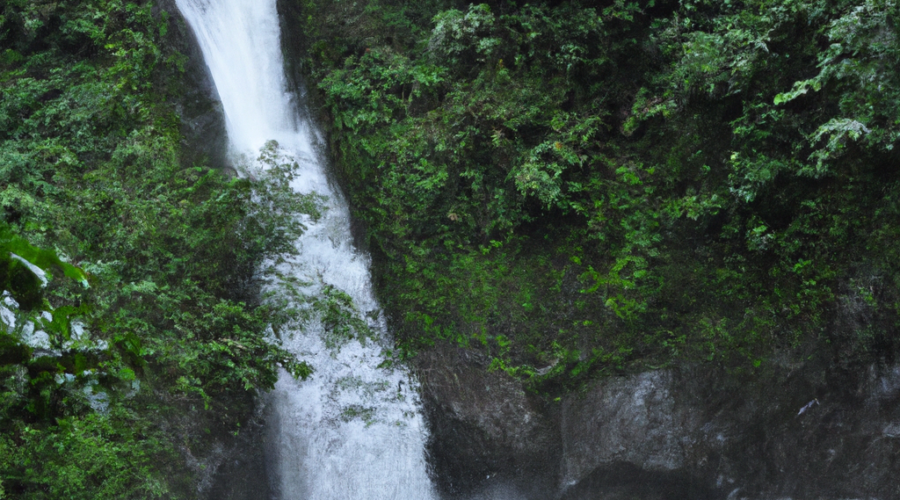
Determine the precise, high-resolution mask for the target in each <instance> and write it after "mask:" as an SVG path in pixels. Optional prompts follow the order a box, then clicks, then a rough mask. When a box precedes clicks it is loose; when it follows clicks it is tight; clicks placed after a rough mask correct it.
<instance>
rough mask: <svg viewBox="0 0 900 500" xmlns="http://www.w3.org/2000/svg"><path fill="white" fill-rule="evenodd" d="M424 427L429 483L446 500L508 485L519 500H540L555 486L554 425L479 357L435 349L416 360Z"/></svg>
mask: <svg viewBox="0 0 900 500" xmlns="http://www.w3.org/2000/svg"><path fill="white" fill-rule="evenodd" d="M416 366H417V367H418V372H419V378H420V380H421V382H422V385H423V388H424V391H423V398H424V400H425V407H426V409H427V411H426V417H427V418H428V421H429V427H430V429H431V435H430V441H429V444H428V452H429V456H430V457H431V458H432V462H433V466H434V469H435V472H436V473H435V474H434V480H435V483H436V485H437V487H438V489H439V490H440V491H442V492H443V493H444V494H445V495H447V496H448V497H450V498H454V497H458V496H465V495H469V494H471V493H472V492H474V491H477V490H482V489H485V488H490V487H491V485H492V484H493V483H511V484H510V486H509V487H510V488H513V489H515V490H516V491H517V494H518V495H521V496H520V497H519V498H522V497H524V498H546V497H545V496H544V495H545V493H546V491H547V490H548V489H549V490H553V489H555V487H556V484H557V482H558V474H559V465H558V464H559V460H560V457H561V452H562V450H561V447H560V442H559V438H558V436H559V434H558V431H557V429H558V423H557V422H556V421H555V415H554V413H553V412H552V411H547V410H546V408H545V406H546V404H545V403H544V402H543V401H542V400H541V399H540V398H538V397H536V396H534V395H531V394H527V393H526V392H525V390H524V389H523V388H522V386H521V384H519V383H518V382H517V381H515V380H513V379H512V378H510V377H509V376H507V375H506V374H505V373H502V372H490V371H488V370H487V365H486V359H485V358H483V357H482V356H480V355H479V354H477V353H475V352H473V351H468V350H463V349H458V348H455V347H451V346H448V345H440V346H438V347H437V348H435V349H434V350H431V351H429V352H427V353H423V354H422V355H420V356H418V357H417V360H416Z"/></svg>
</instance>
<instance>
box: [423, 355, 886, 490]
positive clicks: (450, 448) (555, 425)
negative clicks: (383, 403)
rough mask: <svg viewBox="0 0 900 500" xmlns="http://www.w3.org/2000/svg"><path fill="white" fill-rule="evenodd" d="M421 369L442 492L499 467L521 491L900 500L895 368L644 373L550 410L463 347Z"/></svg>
mask: <svg viewBox="0 0 900 500" xmlns="http://www.w3.org/2000/svg"><path fill="white" fill-rule="evenodd" d="M418 366H419V370H420V373H422V376H421V381H422V385H423V393H424V395H425V397H424V402H425V406H426V410H427V411H426V413H427V415H428V418H429V423H430V425H431V428H432V436H431V438H432V442H431V444H430V453H431V457H432V462H433V466H434V468H435V471H434V475H435V477H436V478H437V480H438V483H439V484H440V485H441V487H442V490H443V491H445V492H448V493H451V494H459V493H463V492H467V491H471V490H472V489H473V488H475V489H481V488H484V486H485V483H486V480H485V479H484V478H485V477H487V476H490V475H493V474H497V475H498V477H500V478H502V480H503V481H506V482H507V483H509V484H512V485H515V486H516V488H517V489H519V490H520V491H525V492H526V493H525V494H524V495H523V496H524V497H525V498H564V499H566V500H588V499H619V498H622V499H625V498H640V499H672V500H675V499H686V498H690V499H754V500H756V499H759V500H763V499H785V498H791V499H793V500H802V499H810V500H812V499H816V500H825V499H834V500H837V499H846V498H873V499H874V498H877V499H892V498H900V481H897V480H896V476H897V474H898V473H900V366H898V365H895V364H884V363H882V364H877V363H873V364H870V365H868V366H863V367H856V368H848V367H843V368H842V367H841V366H840V364H838V363H835V362H834V361H833V359H825V358H822V357H820V358H811V359H809V360H807V361H806V362H804V363H800V364H797V363H795V364H791V363H787V362H779V360H773V361H771V362H769V363H767V364H765V365H763V367H761V368H759V369H756V370H750V371H743V372H741V371H732V372H729V371H726V370H722V369H715V368H713V367H710V366H705V365H701V366H694V367H685V368H681V369H677V370H676V369H673V370H665V371H651V372H645V373H638V374H633V375H630V376H624V377H616V378H610V379H606V380H601V381H598V382H596V383H594V384H593V385H592V386H590V387H588V388H586V389H585V390H583V391H580V392H577V393H573V394H569V395H567V396H566V397H564V398H563V400H562V403H561V404H557V405H554V404H552V403H545V402H543V401H540V398H538V397H537V396H534V395H530V394H527V393H525V392H524V391H523V390H522V388H521V386H519V385H518V383H517V382H515V381H514V380H512V379H510V378H508V377H506V376H505V375H502V374H498V373H491V372H488V371H487V370H486V364H485V362H484V360H479V358H478V356H477V355H474V354H472V353H470V352H467V351H463V350H458V349H453V348H448V347H439V348H437V349H436V350H435V352H432V353H428V354H426V355H424V356H422V359H420V360H419V361H418ZM801 410H802V411H801ZM492 477H493V476H492ZM528 484H530V485H531V486H530V487H528V486H526V485H528Z"/></svg>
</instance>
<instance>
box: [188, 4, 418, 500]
mask: <svg viewBox="0 0 900 500" xmlns="http://www.w3.org/2000/svg"><path fill="white" fill-rule="evenodd" d="M275 1H276V0H176V3H177V4H178V8H179V10H180V11H181V12H182V14H183V15H184V17H185V18H186V19H187V21H188V23H189V24H190V25H191V27H192V28H193V30H194V32H195V34H196V35H197V38H198V41H199V43H200V47H201V49H202V51H203V55H204V58H205V60H206V63H207V65H208V67H209V69H210V72H211V73H212V77H213V80H214V82H215V85H216V88H217V90H218V92H219V97H220V99H221V101H222V105H223V108H224V110H225V118H226V127H227V131H228V136H229V142H230V144H231V149H232V154H234V155H235V156H240V155H246V156H249V157H254V156H255V155H256V154H257V153H258V151H259V148H260V147H262V146H263V145H264V144H265V143H266V141H269V140H276V141H278V143H279V144H280V145H281V147H282V152H283V153H285V154H287V155H289V156H292V157H294V158H296V159H297V160H298V161H299V163H300V165H301V175H300V179H299V182H297V183H296V184H295V189H296V190H298V191H299V192H309V191H316V192H318V193H319V194H322V195H325V196H327V197H328V199H329V201H328V210H327V212H326V216H325V217H323V218H322V219H321V220H320V221H319V222H318V223H315V224H311V225H310V226H309V230H308V231H307V232H306V233H305V234H304V236H303V237H302V238H301V239H300V241H298V242H297V244H298V246H299V248H300V250H301V257H300V259H299V260H298V261H297V262H294V263H293V271H292V272H293V273H296V275H297V276H299V277H301V278H303V279H305V280H307V281H316V280H319V279H321V281H322V282H324V283H327V284H329V285H333V286H334V287H336V288H338V289H340V290H342V291H344V292H346V293H347V294H349V295H350V296H351V297H353V299H354V302H355V304H356V306H357V308H358V309H359V310H360V311H361V312H363V313H371V314H370V316H372V317H375V318H378V319H374V320H370V325H371V326H373V327H374V328H375V329H376V331H379V332H380V333H381V334H382V335H384V321H383V319H382V318H381V315H380V313H379V312H378V311H379V307H378V304H377V302H376V301H375V298H374V296H373V293H372V289H371V283H370V274H369V259H368V257H367V256H366V255H365V254H363V253H360V252H358V251H357V250H356V249H354V248H353V246H352V241H351V235H350V222H349V211H348V208H347V206H346V203H345V202H344V201H343V198H342V196H341V194H340V192H338V190H337V189H334V188H332V187H331V186H330V185H329V182H328V180H327V177H326V173H325V171H324V169H323V165H322V164H321V163H320V162H318V161H316V160H315V155H314V154H313V152H312V148H311V143H312V142H313V140H312V139H311V137H310V135H309V128H308V127H305V126H304V125H303V124H301V123H299V120H298V119H297V116H298V113H297V109H296V107H295V105H294V103H293V101H292V98H291V95H290V93H289V92H288V90H287V85H286V81H285V77H284V70H283V61H282V57H281V43H280V33H279V23H278V16H277V13H276V9H275ZM322 333H323V328H322V326H321V324H318V323H316V322H313V323H312V324H309V325H306V326H305V327H304V328H302V331H297V332H294V334H293V338H292V339H290V340H288V339H287V338H286V339H285V345H286V346H287V347H288V348H289V349H290V350H291V351H292V352H293V353H295V354H296V355H297V356H298V357H299V358H300V359H302V360H305V361H307V362H309V363H310V364H311V365H312V366H313V367H314V369H315V373H314V374H313V376H312V377H311V379H309V380H307V381H305V382H300V381H296V380H293V379H292V378H291V377H290V376H287V375H286V374H282V376H281V378H280V379H279V381H278V383H277V385H276V388H275V391H273V393H272V394H271V398H270V400H269V401H270V402H269V404H270V413H271V417H270V418H269V421H268V422H267V425H268V427H269V442H270V445H269V448H270V449H269V457H270V458H269V463H268V468H269V470H270V471H272V475H271V477H272V482H273V486H274V489H275V490H276V493H275V494H276V495H277V498H278V499H280V500H293V499H297V500H301V499H302V500H348V499H366V500H380V499H397V500H428V499H432V498H435V495H434V493H433V488H432V485H431V482H430V480H429V478H428V475H427V464H426V461H425V453H424V445H425V440H426V437H427V436H426V430H425V424H424V422H423V419H422V416H421V414H420V412H419V404H418V402H417V400H416V392H415V386H414V383H413V384H411V381H410V378H409V376H408V374H407V373H405V372H404V371H403V370H402V369H397V370H392V371H389V370H386V369H380V368H377V366H378V365H379V364H380V363H381V362H382V361H383V358H382V357H381V350H382V349H381V347H380V346H379V345H376V344H377V343H376V342H371V341H370V342H368V343H367V345H362V344H361V343H360V342H358V341H350V342H349V343H347V344H345V345H343V346H342V347H341V348H340V349H339V350H335V349H333V348H329V347H327V346H326V345H325V341H324V339H323V335H322ZM401 382H402V387H401Z"/></svg>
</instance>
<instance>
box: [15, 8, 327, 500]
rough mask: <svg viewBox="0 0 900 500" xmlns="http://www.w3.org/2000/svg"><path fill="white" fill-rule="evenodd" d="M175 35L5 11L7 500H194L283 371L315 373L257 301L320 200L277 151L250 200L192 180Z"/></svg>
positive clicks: (248, 192)
mask: <svg viewBox="0 0 900 500" xmlns="http://www.w3.org/2000/svg"><path fill="white" fill-rule="evenodd" d="M177 29H179V26H177V25H176V23H175V21H174V20H173V19H171V18H169V16H167V15H166V14H165V13H164V12H159V13H157V14H154V10H153V6H152V5H151V2H149V1H145V0H140V1H124V0H97V1H91V2H84V1H77V0H72V1H58V0H57V1H52V2H51V1H46V2H44V1H35V0H8V1H4V2H3V3H2V6H0V207H2V208H0V213H2V217H3V221H2V223H0V250H2V254H3V255H0V281H2V283H3V285H4V290H6V291H7V292H8V293H7V294H6V295H5V296H4V304H5V306H4V307H3V309H2V311H0V312H2V321H3V323H4V326H5V328H4V329H3V332H2V333H0V498H29V499H42V498H46V499H54V500H55V499H61V498H66V499H82V498H83V499H92V500H94V499H125V498H139V499H149V498H178V497H181V498H189V497H195V496H196V474H198V473H199V472H201V471H200V466H201V463H202V459H203V457H204V456H205V454H207V453H208V450H209V447H210V445H211V444H212V439H213V438H216V439H219V438H220V437H221V435H223V434H225V433H236V432H238V431H239V430H240V429H239V426H240V423H241V421H242V420H245V419H246V418H247V416H248V414H249V410H250V409H251V405H252V395H253V394H254V393H255V391H257V390H259V389H266V388H269V387H271V386H272V385H273V384H274V381H275V378H276V375H277V372H276V370H277V367H278V365H279V364H280V365H282V366H285V367H286V368H288V369H290V370H292V371H293V372H294V373H295V374H296V375H305V374H307V373H308V371H309V367H307V366H305V365H303V364H302V363H298V362H296V361H295V360H293V358H292V357H291V355H289V354H288V353H287V352H286V351H284V350H283V349H281V348H280V347H278V343H277V341H276V340H275V339H268V340H267V333H266V332H267V331H270V330H269V326H270V325H275V326H276V327H277V325H279V324H281V323H283V322H284V321H286V320H287V319H289V318H288V315H289V311H288V310H285V309H283V308H281V307H274V306H272V305H266V304H271V302H265V301H262V300H261V299H262V297H261V295H260V290H261V288H260V286H261V284H262V282H263V280H265V279H266V274H265V273H264V272H263V268H262V267H261V266H262V264H263V263H264V262H266V261H267V259H273V258H276V257H277V256H279V255H283V254H289V253H291V252H293V251H294V249H293V245H292V241H293V240H294V238H295V237H296V236H297V235H298V234H299V232H300V231H302V230H303V228H302V226H301V225H299V223H298V222H297V220H296V219H295V218H294V217H293V214H296V213H309V214H313V215H314V214H315V213H316V210H317V208H316V203H315V200H314V199H313V198H309V197H294V196H292V193H291V191H290V189H289V187H288V186H287V179H288V177H289V174H290V168H291V167H290V166H285V165H278V164H277V162H276V160H275V158H276V156H275V155H274V154H273V152H272V151H266V152H264V154H263V157H264V158H265V159H267V160H268V161H269V162H270V163H272V164H273V165H272V167H273V168H272V169H271V170H269V175H260V176H256V177H255V178H258V179H259V180H257V181H251V180H248V178H242V179H237V178H229V177H228V176H226V175H224V174H223V173H222V172H220V171H216V170H211V169H209V168H207V167H206V166H205V165H204V164H203V163H199V164H195V163H193V162H189V161H188V160H187V159H189V158H191V157H193V156H192V155H191V154H189V152H187V151H185V150H184V149H183V148H184V144H183V136H182V133H181V131H180V130H181V129H180V121H179V120H180V119H179V115H178V114H177V113H176V107H177V105H178V103H179V102H180V101H179V100H180V99H181V96H182V95H183V94H184V92H185V89H184V69H183V66H184V63H185V56H183V55H181V54H179V53H178V47H177V44H176V43H174V42H173V38H172V33H173V32H174V31H175V30H177ZM182 29H183V27H182ZM10 252H12V253H13V254H15V255H16V256H18V257H13V256H11V253H10ZM25 261H27V262H28V263H26V262H25ZM34 266H37V268H40V269H43V271H45V272H46V273H49V274H52V275H53V276H52V279H49V281H48V282H47V283H46V285H44V284H43V283H42V278H41V277H40V275H41V274H42V271H41V270H40V269H36V268H35V267H34ZM76 266H77V267H76ZM48 278H49V277H48V276H45V277H44V278H43V279H48ZM210 433H212V434H213V436H208V434H210ZM216 434H220V436H219V437H216V436H215V435H216ZM197 460H200V461H201V462H197ZM191 461H193V462H191ZM191 463H193V464H194V465H193V466H189V465H190V464H191Z"/></svg>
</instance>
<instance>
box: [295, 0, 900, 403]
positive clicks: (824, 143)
mask: <svg viewBox="0 0 900 500" xmlns="http://www.w3.org/2000/svg"><path fill="white" fill-rule="evenodd" d="M297 12H299V13H300V14H299V15H298V16H297V18H296V22H297V23H298V25H300V26H305V27H306V28H309V29H310V31H307V33H309V34H308V36H307V37H306V38H305V39H304V40H303V43H305V44H306V46H308V47H309V48H310V50H309V52H308V54H309V55H308V58H307V60H306V61H305V66H304V67H305V68H307V71H308V77H309V78H310V79H311V80H312V82H314V84H315V85H316V86H317V88H318V89H319V98H320V99H321V102H322V105H323V106H322V109H323V110H325V113H324V116H323V121H324V122H325V124H326V125H327V126H328V128H329V131H330V137H331V141H332V143H331V144H332V151H333V155H334V158H335V161H336V164H337V166H338V168H339V169H340V170H341V174H342V177H343V179H344V180H345V182H346V185H347V186H348V190H349V193H350V196H351V198H352V200H353V202H354V206H355V207H356V210H357V212H356V214H357V216H358V217H359V218H361V219H362V220H363V221H364V222H365V224H366V227H367V228H368V237H369V240H370V242H371V244H372V247H373V249H374V251H375V253H376V256H377V259H376V264H377V274H378V276H379V278H378V283H379V286H380V291H381V295H382V297H383V300H384V301H385V304H386V306H387V308H388V310H389V312H390V313H391V317H392V320H393V325H394V326H395V327H396V330H397V331H398V333H399V335H400V339H401V344H402V346H401V351H404V352H414V351H415V350H416V349H417V348H422V347H427V346H428V345H430V344H432V343H433V342H435V341H441V340H447V341H452V342H457V343H460V344H462V345H467V346H470V347H473V348H480V349H485V350H488V351H489V352H490V353H491V354H492V355H494V356H495V358H496V361H495V365H494V366H495V368H498V369H505V370H507V371H509V372H511V373H515V374H517V375H520V376H523V377H528V378H531V379H532V380H534V381H535V382H539V383H547V384H548V385H546V387H551V386H552V384H557V383H561V384H563V386H566V385H567V384H572V383H577V382H578V381H580V380H584V378H585V377H588V376H591V374H595V373H597V372H605V371H610V370H624V369H628V367H629V366H633V365H637V366H640V365H650V366H659V365H660V364H665V363H670V362H677V361H680V360H709V361H711V362H716V363H726V364H729V365H732V366H740V365H745V364H746V365H748V366H749V365H753V366H759V364H760V363H761V359H763V358H765V357H766V356H768V355H769V354H771V353H772V352H774V351H775V350H778V349H783V348H788V349H790V348H794V347H797V346H799V345H801V344H805V343H812V344H814V345H817V346H820V347H821V348H823V349H831V350H833V351H834V353H835V356H836V358H839V359H841V360H842V362H848V363H849V362H854V360H856V361H859V360H860V359H870V357H871V356H872V355H875V353H878V352H881V353H885V352H888V351H890V350H892V349H894V348H895V346H894V343H893V341H892V340H891V339H892V338H893V337H894V336H893V334H892V332H893V331H894V330H895V329H896V325H897V316H896V313H897V307H896V304H897V303H898V302H897V299H898V295H897V288H896V276H897V267H896V262H897V260H896V251H895V250H894V249H893V248H894V247H895V245H894V244H893V241H895V238H896V237H897V229H896V228H897V227H900V225H898V222H900V221H898V219H897V217H898V215H900V213H898V208H897V204H896V202H894V201H893V200H895V199H898V195H900V192H898V188H900V184H898V178H897V175H896V172H895V169H893V168H892V167H891V165H893V164H894V163H896V160H897V157H896V152H895V150H894V144H895V143H896V141H897V139H898V135H897V129H896V127H897V123H900V121H898V117H897V116H896V114H897V112H898V109H900V102H898V100H897V99H898V95H897V94H896V89H897V88H900V86H898V83H900V82H897V78H898V75H900V72H898V68H897V66H896V61H897V60H898V58H897V57H896V56H897V49H898V41H897V34H896V26H897V19H896V17H897V13H898V7H897V5H896V2H893V1H890V0H872V1H870V0H846V1H840V2H825V1H822V2H799V1H788V2H775V3H773V2H762V1H752V0H751V1H742V2H724V3H723V2H710V1H705V0H700V1H686V2H679V3H677V4H676V3H673V2H654V1H649V2H624V1H622V2H614V3H611V4H609V5H607V6H605V7H598V6H596V5H595V4H594V3H591V2H563V3H559V2H536V3H530V4H526V5H518V4H515V3H512V2H502V1H501V2H490V3H486V4H480V5H478V4H467V3H463V2H434V3H430V4H422V5H420V6H418V7H412V6H410V5H409V4H406V3H405V2H392V1H388V0H384V1H378V2H368V3H367V6H366V7H365V8H361V7H360V8H357V10H356V11H353V8H351V7H349V6H348V4H346V3H345V2H336V1H330V0H320V1H315V0H310V1H306V2H302V4H298V9H297ZM337 12H341V13H342V14H343V17H342V19H345V20H346V22H345V23H343V24H338V23H335V22H332V21H331V20H333V19H335V18H336V17H335V16H336V13H337ZM312 26H315V29H314V30H312V29H311V27H312ZM823 48H824V49H825V50H823ZM860 282H866V283H869V284H870V289H869V292H867V294H866V297H871V300H862V299H859V300H857V299H858V297H860V295H859V294H861V293H863V292H861V291H859V290H860V288H859V286H858V285H853V283H860ZM864 288H865V287H864ZM852 318H856V319H852ZM859 318H866V319H865V320H862V319H859ZM859 321H865V322H867V323H868V324H877V325H878V326H877V327H876V328H875V330H876V331H878V332H879V333H878V334H876V335H875V336H874V337H873V336H855V335H853V334H851V335H849V336H848V335H847V334H846V331H847V330H848V329H849V330H853V329H854V328H856V327H855V326H852V325H854V324H857V322H859ZM867 331H871V329H869V330H867Z"/></svg>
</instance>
